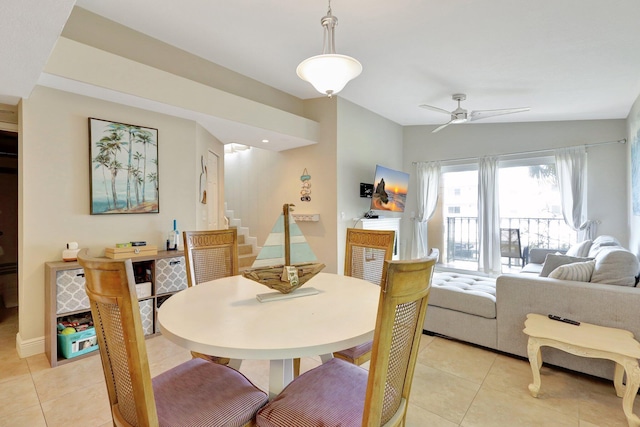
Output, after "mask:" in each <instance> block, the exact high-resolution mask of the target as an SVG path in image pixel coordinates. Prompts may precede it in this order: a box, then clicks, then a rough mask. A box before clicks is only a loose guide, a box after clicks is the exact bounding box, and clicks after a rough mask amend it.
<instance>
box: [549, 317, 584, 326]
mask: <svg viewBox="0 0 640 427" xmlns="http://www.w3.org/2000/svg"><path fill="white" fill-rule="evenodd" d="M549 319H551V320H557V321H558V322H564V323H569V324H570V325H576V326H580V322H578V321H577V320H571V319H567V318H564V317H560V316H556V315H555V314H550V315H549Z"/></svg>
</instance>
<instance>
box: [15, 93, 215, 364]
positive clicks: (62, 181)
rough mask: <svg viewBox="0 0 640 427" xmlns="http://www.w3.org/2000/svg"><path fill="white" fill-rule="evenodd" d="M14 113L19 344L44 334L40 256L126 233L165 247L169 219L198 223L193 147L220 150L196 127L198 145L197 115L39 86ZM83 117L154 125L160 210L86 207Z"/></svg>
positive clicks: (187, 225)
mask: <svg viewBox="0 0 640 427" xmlns="http://www.w3.org/2000/svg"><path fill="white" fill-rule="evenodd" d="M20 114H21V128H20V147H19V150H20V151H19V162H20V166H19V189H20V191H19V248H18V249H19V266H18V268H19V286H20V288H19V304H20V310H19V321H20V332H19V335H18V338H17V339H18V342H19V343H20V342H31V341H33V340H36V341H38V340H42V337H43V333H44V315H45V307H44V295H45V292H44V263H45V262H47V261H59V260H61V253H62V249H63V247H64V244H65V243H66V242H69V241H77V242H78V243H79V244H80V247H82V248H89V249H90V251H91V254H92V255H96V256H99V255H102V254H103V253H104V248H105V247H106V246H112V245H114V244H115V243H117V242H127V241H132V240H145V241H147V242H148V243H149V244H156V245H158V246H159V248H163V246H164V245H165V240H166V234H167V232H168V231H169V229H170V227H171V226H172V220H173V219H174V218H175V219H177V221H178V227H179V229H181V230H184V229H192V228H196V226H197V225H196V222H197V221H196V217H197V214H196V211H197V209H195V208H194V207H195V206H197V203H198V199H197V191H196V189H197V188H198V187H197V185H198V178H199V173H198V172H199V169H196V168H195V167H194V165H195V164H196V159H199V151H202V150H203V149H205V147H212V148H213V149H214V150H216V151H218V152H221V150H222V149H223V147H222V145H221V144H216V143H215V141H214V140H212V139H207V138H205V137H204V136H203V135H202V133H201V132H200V139H201V142H200V144H199V145H197V143H196V142H197V139H198V138H197V133H198V132H197V126H196V123H195V122H191V121H188V120H183V119H177V118H174V117H169V116H165V115H161V114H156V113H152V112H148V111H143V110H139V109H135V108H131V107H128V106H125V105H119V104H114V103H109V102H105V101H100V100H97V99H92V98H88V97H83V96H79V95H75V94H70V93H67V92H62V91H58V90H54V89H48V88H44V87H41V86H38V87H36V88H35V89H34V91H33V93H32V94H31V96H30V98H29V99H26V100H23V101H22V108H21V111H20ZM89 117H95V118H100V119H106V120H112V121H118V122H123V123H130V124H136V125H141V126H145V127H150V128H155V129H158V154H159V158H158V164H159V185H160V213H158V214H117V215H90V214H89V169H90V166H89V131H88V128H89V126H88V118H89ZM197 146H198V147H199V148H197ZM43 349H44V345H43V342H42V348H41V349H40V350H39V352H43ZM36 352H38V351H36ZM23 355H24V354H23ZM27 355H28V354H27Z"/></svg>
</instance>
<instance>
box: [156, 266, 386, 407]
mask: <svg viewBox="0 0 640 427" xmlns="http://www.w3.org/2000/svg"><path fill="white" fill-rule="evenodd" d="M304 288H315V289H317V290H318V291H319V292H318V294H316V295H310V296H305V297H300V298H293V299H285V300H278V301H270V302H264V303H261V302H259V301H258V300H257V299H256V295H257V294H261V293H265V292H272V290H270V289H269V288H267V287H265V286H263V285H261V284H259V283H256V282H254V281H252V280H249V279H246V278H244V277H242V276H233V277H227V278H224V279H218V280H214V281H211V282H205V283H202V284H200V285H197V286H194V287H191V288H188V289H185V290H184V291H181V292H179V293H177V294H175V295H173V296H172V297H171V298H169V299H167V300H166V301H165V302H164V303H163V304H162V306H161V307H160V309H159V311H158V323H159V326H160V331H161V332H162V334H163V336H165V337H166V338H167V339H169V340H170V341H172V342H174V343H176V344H178V345H180V346H182V347H185V348H187V349H189V350H192V351H196V352H199V353H204V354H211V355H215V356H219V357H229V358H231V359H234V360H232V362H235V363H234V364H232V366H234V367H236V368H237V367H239V366H240V364H239V362H240V361H241V360H242V359H260V360H270V361H271V363H270V372H269V392H270V395H271V396H274V395H276V394H278V393H279V392H280V391H282V389H283V388H284V387H285V386H286V385H287V384H288V383H289V382H291V381H292V380H293V359H294V358H299V357H305V356H318V355H320V356H321V358H322V360H323V362H324V361H326V360H328V359H329V358H331V357H332V356H331V355H332V353H333V352H335V351H339V350H344V349H346V348H350V347H353V346H356V345H359V344H362V343H365V342H367V341H370V340H372V339H373V331H374V328H375V322H376V314H377V308H378V300H379V296H380V287H379V286H376V285H374V284H372V283H370V282H367V281H365V280H360V279H356V278H353V277H347V276H341V275H337V274H330V273H319V274H318V275H316V276H315V277H314V278H312V279H311V280H309V282H307V283H306V284H305V285H304V286H303V287H302V288H300V289H304Z"/></svg>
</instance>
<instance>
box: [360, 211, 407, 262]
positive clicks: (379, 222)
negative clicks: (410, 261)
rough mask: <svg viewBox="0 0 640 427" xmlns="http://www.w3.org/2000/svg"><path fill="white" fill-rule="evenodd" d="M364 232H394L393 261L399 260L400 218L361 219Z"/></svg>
mask: <svg viewBox="0 0 640 427" xmlns="http://www.w3.org/2000/svg"><path fill="white" fill-rule="evenodd" d="M360 223H361V224H362V228H363V229H365V230H392V231H395V232H396V236H395V242H394V244H393V259H400V246H399V241H400V240H399V239H400V218H362V220H361V221H360Z"/></svg>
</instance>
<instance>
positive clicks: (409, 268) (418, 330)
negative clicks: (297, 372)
mask: <svg viewBox="0 0 640 427" xmlns="http://www.w3.org/2000/svg"><path fill="white" fill-rule="evenodd" d="M435 263H436V259H435V258H426V259H422V260H412V261H386V262H385V271H384V273H383V280H382V283H381V285H380V286H381V289H380V302H379V305H378V314H377V319H376V328H375V333H374V338H373V348H372V357H371V364H370V367H369V371H368V373H367V371H366V370H364V369H362V368H361V367H359V366H356V365H354V364H351V363H347V362H345V361H343V360H341V359H337V358H334V359H331V360H330V361H329V362H327V363H325V364H322V365H320V366H319V367H317V368H314V369H312V370H310V371H308V372H306V373H304V374H303V375H301V376H300V377H298V378H296V379H294V380H293V381H292V382H291V383H290V384H289V385H288V386H287V387H286V388H285V389H284V390H283V391H282V392H281V393H280V394H279V395H278V396H277V397H276V398H275V399H273V400H272V401H271V402H270V403H269V404H267V405H266V406H265V407H264V408H262V409H261V410H260V411H258V414H257V416H256V422H257V425H258V426H259V427H294V426H329V425H340V426H342V427H360V426H366V427H380V426H384V427H392V426H393V427H395V426H403V425H404V424H405V418H406V411H407V405H408V401H409V395H410V392H411V383H412V379H413V374H414V370H415V365H416V360H417V357H418V349H419V345H420V336H421V334H422V325H423V322H424V317H425V314H426V310H427V302H428V298H429V292H430V290H431V278H432V275H433V269H434V266H435Z"/></svg>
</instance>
